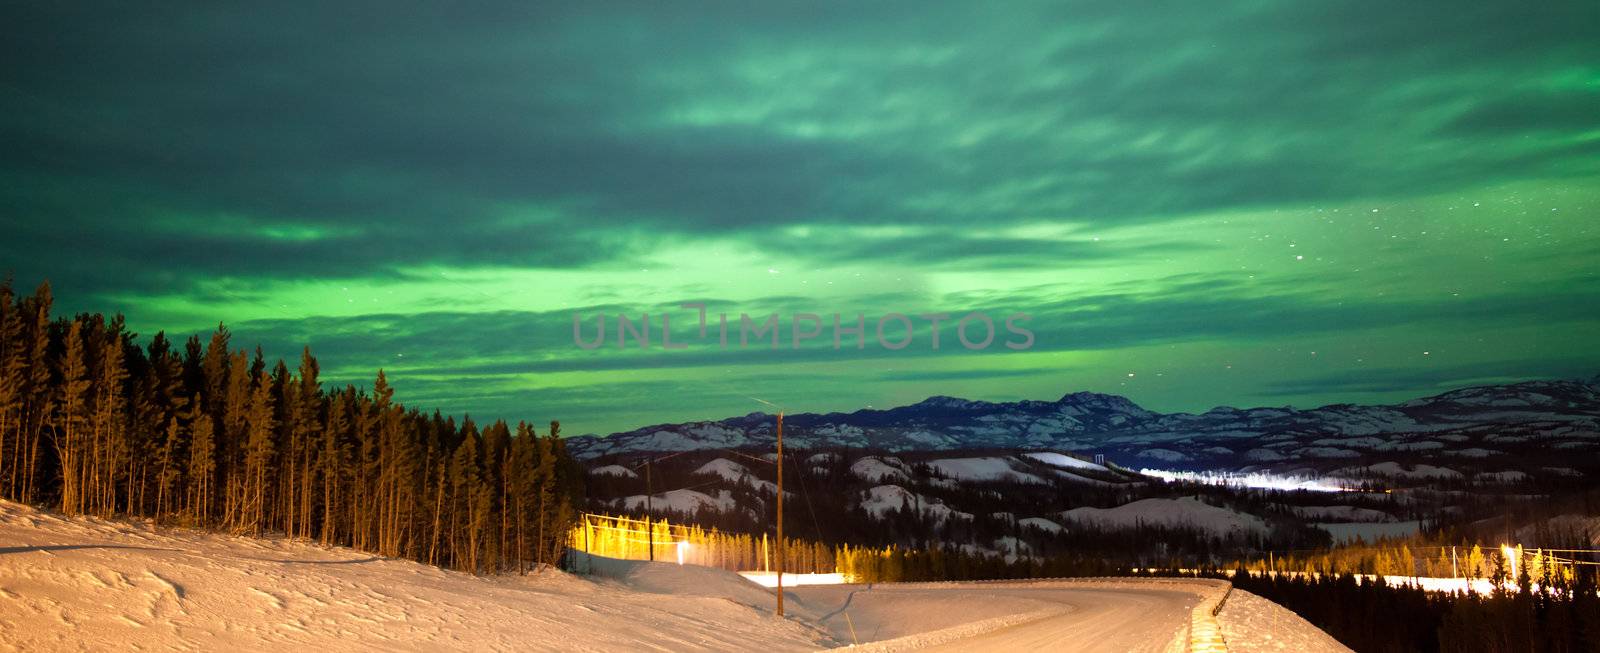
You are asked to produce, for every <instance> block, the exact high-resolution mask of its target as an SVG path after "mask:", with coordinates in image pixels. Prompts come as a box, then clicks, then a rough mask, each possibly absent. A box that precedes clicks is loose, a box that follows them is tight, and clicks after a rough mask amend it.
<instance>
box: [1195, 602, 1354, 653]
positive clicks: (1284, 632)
mask: <svg viewBox="0 0 1600 653" xmlns="http://www.w3.org/2000/svg"><path fill="white" fill-rule="evenodd" d="M1217 621H1218V622H1219V623H1221V624H1222V636H1223V638H1224V639H1226V640H1227V642H1228V650H1229V651H1230V652H1236V653H1255V652H1256V651H1292V652H1294V653H1302V652H1303V653H1335V652H1344V651H1349V650H1350V649H1349V647H1346V646H1345V645H1343V644H1340V643H1339V640H1336V639H1334V638H1333V636H1332V635H1329V634H1328V633H1325V632H1323V631H1322V629H1320V628H1317V627H1316V626H1313V625H1311V622H1309V621H1306V620H1305V619H1302V618H1301V617H1300V615H1297V614H1295V613H1294V612H1292V611H1290V610H1289V609H1288V608H1285V607H1283V606H1281V605H1278V604H1276V603H1273V602H1271V601H1268V600H1266V599H1264V598H1261V597H1259V596H1256V595H1255V594H1251V593H1249V592H1246V591H1244V590H1234V591H1233V593H1232V594H1229V595H1228V600H1227V602H1226V603H1223V604H1222V611H1221V612H1219V613H1218V614H1217Z"/></svg>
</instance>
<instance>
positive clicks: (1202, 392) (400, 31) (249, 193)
mask: <svg viewBox="0 0 1600 653" xmlns="http://www.w3.org/2000/svg"><path fill="white" fill-rule="evenodd" d="M252 11H260V12H268V11H280V12H281V14H269V13H246V12H245V10H240V9H237V8H222V7H215V8H211V7H176V6H175V7H169V8H156V9H152V8H150V7H119V6H115V5H113V6H108V7H98V8H93V9H91V8H87V7H70V6H61V5H53V4H48V3H46V4H31V5H29V4H19V5H17V6H9V7H6V8H5V9H0V21H4V23H5V24H7V25H11V26H13V28H12V29H10V30H8V32H10V33H11V37H9V38H8V39H6V40H5V42H3V43H0V62H3V63H0V71H3V72H0V74H3V77H0V99H3V102H0V142H3V143H5V144H6V145H5V146H4V148H0V221H3V222H0V224H3V232H0V233H3V235H4V237H3V238H0V267H3V268H6V269H9V270H10V271H12V272H13V273H14V274H15V276H16V279H17V283H18V285H21V286H31V285H32V284H34V283H37V282H38V281H39V280H42V279H44V278H49V279H50V280H51V281H52V283H53V284H54V285H55V288H56V296H57V298H58V300H59V301H60V303H61V310H59V311H58V312H59V313H66V312H72V311H80V310H94V311H121V312H123V313H125V314H126V316H127V319H128V321H129V323H130V324H131V325H132V326H133V327H134V328H135V329H136V330H139V331H140V332H142V333H145V334H149V333H153V332H155V331H157V330H167V331H168V332H169V333H179V334H184V335H187V334H189V333H193V332H198V331H205V330H208V329H209V328H211V327H213V326H214V325H215V324H216V322H217V321H219V320H223V321H226V322H228V324H229V325H230V327H231V328H233V329H234V330H235V331H236V333H237V334H238V335H237V339H236V340H235V342H236V343H237V342H256V341H259V342H262V343H263V344H264V345H265V346H266V348H267V350H268V352H269V354H271V355H274V356H286V357H292V356H294V355H296V354H297V352H298V350H299V345H300V344H302V343H309V344H310V345H311V346H312V347H313V350H314V351H315V352H317V353H318V355H319V357H320V358H321V359H322V361H323V366H324V378H325V379H329V380H330V381H332V382H336V383H346V382H348V383H357V384H365V383H367V382H368V381H367V379H369V378H370V376H371V375H372V373H373V371H374V370H375V369H376V368H379V367H382V368H384V369H386V370H387V371H388V373H389V378H390V380H391V381H392V382H393V383H394V384H395V385H396V386H397V387H398V390H399V393H400V395H401V397H402V398H403V399H405V400H406V401H407V402H408V403H410V404H413V405H418V406H423V407H427V408H439V409H441V410H443V411H445V412H449V413H456V414H459V413H463V412H470V413H472V414H473V415H474V416H475V417H479V418H493V417H506V418H512V419H517V418H526V419H529V420H533V421H536V422H538V421H544V420H549V419H560V420H562V421H563V423H564V424H566V425H567V426H566V430H567V431H568V432H571V433H583V432H609V431H614V430H622V429H629V428H634V427H637V426H642V425H645V424H650V423H658V422H675V421H684V420H693V419H713V418H719V417H724V416H727V415H733V414H742V413H746V412H750V411H753V410H760V409H762V408H763V407H762V406H760V405H759V404H756V403H754V402H752V401H751V400H750V399H749V397H751V396H758V397H763V398H766V399H769V400H773V401H777V402H779V403H782V404H784V405H786V406H788V407H789V408H790V409H791V410H805V411H832V410H853V409H856V408H860V407H863V406H868V405H871V406H878V407H883V406H888V405H894V404H900V403H907V402H913V401H917V400H920V399H922V398H924V397H926V396H928V395H933V394H945V395H957V396H964V397H970V398H980V399H991V400H1011V399H1019V398H1046V399H1048V398H1055V397H1057V396H1059V395H1061V394H1063V393H1066V392H1071V391H1077V390H1083V389H1089V390H1098V391H1105V392H1114V393H1119V394H1124V395H1127V396H1129V397H1130V398H1132V399H1134V400H1135V401H1138V402H1140V403H1142V404H1144V405H1146V406H1148V407H1150V408H1153V409H1159V410H1205V409H1208V408H1210V407H1212V406H1214V405H1218V404H1233V405H1258V404H1270V405H1282V404H1295V405H1317V404H1323V403H1332V402H1376V401H1390V400H1396V399H1403V398H1409V397H1412V396H1417V395H1421V394H1426V393H1430V392H1435V391H1439V390H1442V389H1445V388H1449V387H1454V386H1457V385H1462V384H1467V383H1474V382H1490V381H1500V380H1507V379H1520V378H1528V377H1567V376H1579V375H1582V376H1589V375H1592V374H1594V373H1596V372H1600V352H1597V350H1596V348H1595V347H1594V346H1593V342H1594V341H1596V340H1597V336H1600V310H1596V308H1595V307H1596V306H1600V277H1597V270H1600V230H1597V225H1600V221H1597V218H1600V41H1597V40H1596V39H1594V38H1593V27H1594V26H1595V25H1600V6H1597V5H1595V4H1594V3H1592V2H1571V3H1561V2H1558V3H1546V4H1544V5H1541V7H1540V9H1539V10H1538V11H1537V12H1534V11H1530V10H1528V9H1526V6H1525V5H1519V4H1516V3H1487V4H1485V3H1475V4H1474V5H1473V6H1472V7H1463V6H1461V5H1459V3H1447V2H1415V3H1403V4H1402V5H1401V6H1396V5H1395V4H1394V3H1379V2H1340V3H1316V2H1298V3H1254V2H1245V3H1230V4H1229V5H1227V6H1216V5H1197V4H1194V3H1157V4H1154V5H1149V6H1141V7H1139V8H1136V9H1135V8H1131V7H1124V6H1123V5H1121V4H1119V3H1098V2H1092V3H1064V4H1063V3H1040V4H1030V3H1016V4H1008V5H1007V6H1006V7H1004V8H1003V10H1000V9H997V8H984V7H980V6H976V5H969V4H967V3H953V4H949V5H938V4H933V5H930V4H928V3H915V4H907V5H896V4H894V3H872V4H870V5H862V4H859V3H846V4H842V5H839V6H833V7H829V6H823V5H815V4H807V5H803V6H796V7H789V6H778V5H773V4H769V3H756V4H749V3H741V4H731V5H723V6H702V7H699V8H697V9H690V8H686V7H682V6H671V7H669V6H665V5H663V6H654V5H640V6H628V7H624V6H620V5H609V6H604V5H592V4H590V5H571V6H566V5H554V6H543V7H541V6H534V5H530V4H527V3H512V4H509V5H508V6H504V7H497V8H488V7H481V6H478V7H472V8H470V9H469V8H447V7H441V8H436V9H432V10H414V11H417V12H418V13H399V12H400V10H399V9H397V8H395V7H393V6H390V5H384V4H379V5H373V6H367V7H361V6H356V5H343V6H341V7H340V8H328V7H322V6H313V7H312V8H308V9H306V10H305V11H303V12H296V11H288V10H285V9H284V8H283V7H281V6H279V5H273V6H270V7H269V6H263V7H260V8H256V9H254V10H252ZM405 11H413V10H411V9H407V10H405ZM162 12H166V13H162ZM684 302H702V303H705V304H707V305H708V307H709V309H710V311H711V312H712V313H713V315H715V314H716V313H717V312H729V313H732V314H733V315H734V316H735V317H736V316H737V315H738V313H740V312H747V313H751V314H765V313H768V312H778V313H781V314H783V315H785V316H792V315H794V314H796V313H818V314H823V315H824V316H828V315H831V314H833V313H843V314H846V315H847V316H851V315H854V314H855V313H857V312H860V313H865V314H867V315H869V316H877V315H882V314H884V313H888V312H901V313H908V314H918V313H929V312H948V313H954V314H957V315H960V314H962V313H965V312H968V311H983V312H986V313H988V314H990V315H992V316H995V317H996V318H997V319H998V318H1001V317H1003V316H1004V315H1007V314H1010V313H1014V312H1025V313H1028V314H1030V315H1032V316H1033V319H1032V321H1031V323H1030V327H1031V328H1032V329H1033V331H1034V332H1035V333H1036V334H1037V341H1036V344H1035V346H1034V347H1033V348H1032V349H1030V350H1027V351H1021V352H1012V351H1009V350H1005V349H1004V348H1000V347H995V348H991V349H988V350H985V351H982V352H968V351H964V350H962V349H960V348H959V347H947V348H942V349H941V350H939V351H933V350H931V349H930V348H928V347H926V346H921V345H918V346H913V347H909V348H907V349H906V350H902V351H888V350H885V349H883V348H881V347H877V346H869V347H868V348H867V349H865V350H862V351H857V350H854V349H846V350H842V351H834V350H833V349H832V348H831V346H820V347H819V346H808V347H804V348H801V349H800V350H782V351H764V350H755V349H746V350H737V349H733V350H722V349H719V348H717V347H716V346H714V345H708V344H706V343H703V342H702V343H691V344H690V346H689V347H688V348H687V349H684V350H674V351H665V350H662V349H659V348H657V349H653V350H649V351H641V350H636V349H630V350H626V351H623V350H617V349H615V348H612V347H607V348H603V349H601V350H596V351H584V350H580V349H579V348H577V347H576V346H574V345H573V343H572V338H571V319H572V315H573V314H574V313H582V314H584V315H587V316H593V315H594V314H596V313H606V314H608V315H611V316H615V315H616V314H617V313H627V314H630V315H635V316H637V315H639V314H642V313H651V314H652V315H653V316H656V319H657V320H659V316H660V315H661V314H662V313H663V312H666V313H670V314H671V315H672V319H673V324H674V327H675V331H674V333H675V336H676V335H678V334H680V333H681V334H684V335H685V336H687V335H688V333H689V328H690V326H689V324H690V322H691V320H692V319H693V318H694V317H695V316H694V314H693V312H692V311H691V310H687V309H682V308H679V305H680V304H682V303H684ZM658 324H659V322H658ZM927 335H928V334H927V333H926V332H923V333H919V338H926V337H927ZM942 335H943V336H944V338H945V340H946V342H953V340H954V335H953V331H950V330H948V329H947V330H945V331H942ZM1001 337H1002V338H1003V337H1004V333H1003V332H1002V334H1001ZM824 339H826V336H825V338H824ZM919 342H920V341H919Z"/></svg>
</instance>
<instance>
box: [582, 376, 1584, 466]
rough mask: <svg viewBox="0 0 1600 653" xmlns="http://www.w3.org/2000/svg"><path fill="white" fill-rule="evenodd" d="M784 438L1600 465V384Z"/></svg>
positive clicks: (1067, 412)
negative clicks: (1563, 458)
mask: <svg viewBox="0 0 1600 653" xmlns="http://www.w3.org/2000/svg"><path fill="white" fill-rule="evenodd" d="M773 427H774V419H773V417H772V416H771V415H768V414H765V413H751V414H749V415H744V416H741V417H732V418H728V419H723V420H718V421H710V422H691V423H686V424H661V425H656V426H648V427H645V428H641V429H637V430H633V431H627V432H623V433H614V434H611V435H609V436H605V437H598V436H592V435H589V436H578V437H574V438H570V439H569V440H568V446H569V448H570V449H571V450H572V451H573V452H574V453H575V454H576V455H577V456H578V457H580V458H584V459H593V458H598V457H601V456H606V455H608V454H638V453H645V452H668V451H692V450H702V449H737V448H746V447H767V446H771V444H772V442H773ZM784 427H785V429H784V440H785V444H788V445H790V446H794V447H796V448H805V449H828V448H837V447H858V448H871V449H882V450H887V451H942V450H961V449H1011V450H1018V449H1055V450H1072V451H1078V452H1084V453H1104V454H1107V455H1108V456H1110V457H1114V458H1115V459H1116V460H1118V461H1119V462H1121V463H1122V464H1124V465H1128V466H1137V465H1140V464H1150V465H1163V466H1169V467H1186V468H1247V467H1248V468H1269V467H1276V468H1284V467H1288V466H1293V465H1298V464H1305V463H1308V462H1313V463H1315V462H1317V461H1321V462H1320V466H1323V467H1326V466H1329V465H1333V464H1334V463H1343V465H1348V464H1350V463H1351V462H1354V461H1355V459H1358V458H1364V457H1370V456H1373V455H1382V454H1396V455H1402V454H1414V453H1417V452H1427V453H1430V454H1434V455H1439V456H1444V455H1454V456H1459V457H1460V458H1466V459H1471V458H1478V459H1482V458H1493V457H1496V456H1498V455H1499V454H1502V453H1506V452H1508V451H1513V450H1520V451H1526V450H1529V449H1534V448H1537V449H1539V450H1541V451H1564V452H1566V453H1567V454H1569V455H1570V454H1585V453H1589V454H1592V453H1593V452H1594V450H1595V449H1600V377H1597V378H1596V379H1590V380H1581V381H1528V382H1523V383H1514V384H1507V385H1490V386H1479V387H1470V388H1463V389H1460V390H1454V391H1450V392H1446V393H1444V394H1440V395H1435V396H1432V397H1426V398H1422V399H1416V400H1412V401H1407V402H1404V403H1400V404H1395V405H1389V406H1359V405H1352V404H1335V405H1329V406H1323V407H1320V408H1314V409H1305V410H1302V409H1296V408H1292V407H1287V406H1286V407H1281V408H1244V409H1241V408H1233V407H1227V406H1221V407H1217V408H1213V409H1211V410H1209V411H1206V412H1204V413H1200V414H1191V413H1157V412H1153V411H1150V410H1146V409H1144V408H1142V407H1140V406H1139V405H1137V404H1135V403H1133V402H1132V401H1129V400H1128V399H1127V398H1125V397H1120V396H1116V395H1107V394H1099V393H1093V392H1075V393H1071V394H1068V395H1065V396H1063V397H1061V398H1060V399H1057V400H1055V401H1033V400H1025V401H1018V402H987V401H970V400H966V399H959V398H955V397H945V396H937V397H930V398H928V399H926V400H924V401H921V402H919V403H916V404H912V405H909V406H901V407H898V408H891V409H887V410H858V411H855V412H853V413H828V414H812V413H806V414H794V415H788V416H786V417H785V418H784ZM1530 443H1532V444H1534V445H1536V446H1529V444H1530ZM1429 457H1433V456H1431V455H1430V456H1429ZM1343 465H1341V466H1343Z"/></svg>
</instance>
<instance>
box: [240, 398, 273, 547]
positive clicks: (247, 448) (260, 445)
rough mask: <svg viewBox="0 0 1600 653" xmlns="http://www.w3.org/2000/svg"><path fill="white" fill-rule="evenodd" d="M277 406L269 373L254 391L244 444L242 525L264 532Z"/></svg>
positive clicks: (245, 528) (256, 531) (246, 528)
mask: <svg viewBox="0 0 1600 653" xmlns="http://www.w3.org/2000/svg"><path fill="white" fill-rule="evenodd" d="M276 408H277V407H276V405H275V402H274V400H273V392H272V378H271V377H269V376H267V375H266V374H264V373H263V374H260V375H259V376H257V377H256V384H255V388H254V390H253V391H252V392H251V393H250V408H249V413H248V417H247V418H246V426H247V429H248V431H247V435H246V440H245V444H244V466H245V483H246V485H245V492H244V501H245V504H244V511H243V512H244V514H243V517H242V519H241V520H240V526H241V527H242V528H243V529H244V530H248V531H250V532H253V533H256V534H260V532H261V527H262V526H263V525H264V524H265V522H266V520H267V515H266V506H267V500H268V498H269V497H268V493H267V479H268V476H269V475H270V474H271V472H272V460H273V459H272V456H273V453H274V443H273V435H274V434H275V430H276V428H277V419H276V416H275V414H274V413H275V411H276Z"/></svg>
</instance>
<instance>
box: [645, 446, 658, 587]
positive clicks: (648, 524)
mask: <svg viewBox="0 0 1600 653" xmlns="http://www.w3.org/2000/svg"><path fill="white" fill-rule="evenodd" d="M653 488H654V486H653V485H651V483H650V461H648V460H646V461H644V528H645V530H647V531H649V532H650V561H651V562H654V561H655V559H656V522H655V516H656V513H655V508H654V507H653V504H651V502H650V501H651V499H652V498H653V497H654V496H655V490H654V489H653Z"/></svg>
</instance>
